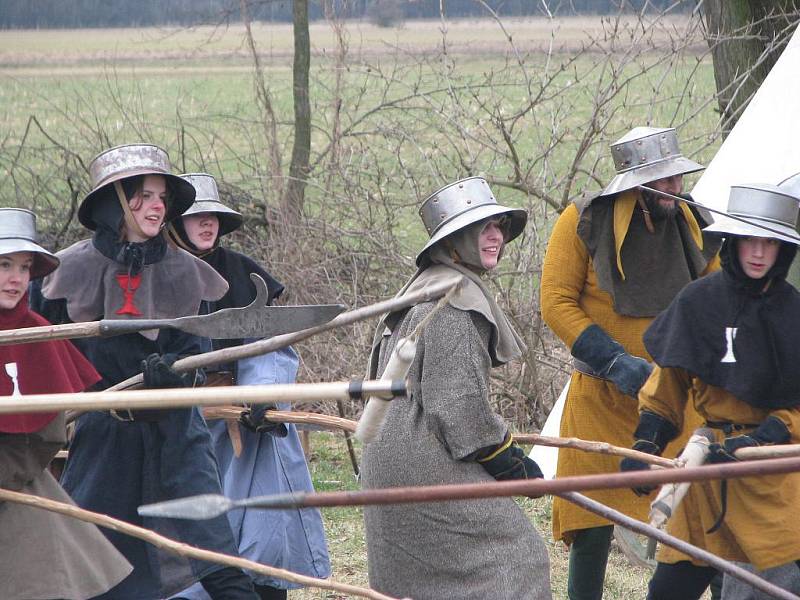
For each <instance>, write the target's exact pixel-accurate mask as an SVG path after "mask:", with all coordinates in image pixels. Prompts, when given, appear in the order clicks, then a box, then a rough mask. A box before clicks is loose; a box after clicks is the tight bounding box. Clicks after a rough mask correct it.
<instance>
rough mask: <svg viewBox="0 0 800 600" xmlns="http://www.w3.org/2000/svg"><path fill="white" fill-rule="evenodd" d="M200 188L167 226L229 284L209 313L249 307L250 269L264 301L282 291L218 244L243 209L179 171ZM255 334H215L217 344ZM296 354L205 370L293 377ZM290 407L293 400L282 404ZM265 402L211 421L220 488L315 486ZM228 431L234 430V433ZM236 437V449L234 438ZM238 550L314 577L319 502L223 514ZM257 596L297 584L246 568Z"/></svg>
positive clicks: (199, 598) (200, 595)
mask: <svg viewBox="0 0 800 600" xmlns="http://www.w3.org/2000/svg"><path fill="white" fill-rule="evenodd" d="M182 177H183V178H184V179H186V180H188V181H189V182H190V183H191V184H192V185H193V186H194V188H195V189H196V190H197V195H196V197H195V202H194V204H192V206H191V207H190V208H189V209H188V210H187V211H186V212H185V213H183V216H182V217H181V218H180V219H175V220H174V221H173V222H171V223H170V224H169V225H168V226H167V231H168V235H169V236H170V239H171V240H172V241H173V242H175V244H177V245H178V246H179V247H180V248H182V249H184V250H186V251H188V252H191V253H192V254H193V255H195V256H197V257H198V258H202V259H203V260H204V261H205V262H206V263H208V264H209V265H211V266H212V267H214V269H215V270H216V271H217V272H218V273H219V274H220V275H222V276H223V277H224V278H225V280H226V281H227V282H228V285H229V286H230V287H229V288H228V291H227V292H226V294H225V295H224V296H223V297H222V298H221V299H219V300H217V301H216V302H209V303H208V304H209V306H208V309H209V311H210V312H213V311H216V310H221V309H226V308H240V307H243V306H247V305H248V304H250V303H251V302H252V301H253V300H255V297H256V290H255V286H254V285H253V282H252V281H251V280H250V274H251V273H256V274H258V275H260V276H261V278H262V279H263V280H264V281H265V282H266V284H267V304H272V303H273V301H274V300H275V299H276V298H277V297H279V296H280V295H281V293H282V292H283V289H284V288H283V284H281V283H280V282H278V281H276V280H275V279H274V278H273V277H272V275H270V274H269V273H268V272H267V271H265V270H264V269H262V268H261V266H259V265H258V263H256V262H255V261H254V260H252V259H251V258H250V257H248V256H245V255H244V254H240V253H239V252H235V251H233V250H231V249H229V248H226V247H225V246H221V245H220V238H221V237H223V236H225V235H227V234H229V233H231V232H233V231H235V230H236V229H238V228H239V227H241V225H242V215H241V214H240V213H238V212H236V211H235V210H233V209H231V208H228V207H227V206H225V205H224V204H223V203H222V202H221V201H220V197H219V190H218V188H217V183H216V181H215V179H214V178H213V177H212V176H211V175H207V174H205V173H191V174H187V175H183V176H182ZM250 341H255V340H213V345H214V349H215V350H219V349H222V348H227V347H230V346H235V345H239V344H242V343H247V342H250ZM298 366H299V357H298V355H297V353H296V352H295V351H294V349H293V348H291V347H288V348H283V349H281V350H277V351H276V352H270V353H268V354H263V355H261V356H254V357H251V358H246V359H242V360H239V361H237V362H236V363H234V364H232V365H224V366H223V367H222V369H220V370H217V371H215V372H210V373H208V377H209V381H212V380H217V381H219V380H220V379H221V380H223V381H228V382H232V383H235V385H260V384H268V383H294V380H295V377H296V375H297V368H298ZM279 408H280V409H281V410H289V408H290V405H289V404H288V403H287V404H285V405H279ZM266 409H267V407H266V406H265V405H257V406H253V407H251V409H250V411H249V412H247V413H243V415H242V418H241V419H240V420H239V423H236V421H232V422H226V421H224V420H221V419H218V420H212V421H210V422H209V424H208V427H209V429H210V430H211V436H212V437H213V438H214V449H215V453H216V456H217V461H218V462H219V466H220V471H221V474H222V488H223V493H224V494H225V495H226V496H227V497H229V498H234V499H237V500H238V499H242V498H248V497H251V496H262V495H266V494H280V493H293V492H313V491H314V486H313V485H312V483H311V475H310V474H309V472H308V465H307V464H306V460H305V455H304V454H303V449H302V447H301V446H300V437H299V436H298V435H297V429H296V427H295V426H294V425H292V424H288V425H283V424H275V423H270V422H269V421H265V420H264V412H265V411H266ZM231 432H233V436H232V435H231ZM234 437H236V438H238V439H239V440H241V447H240V448H239V449H238V450H239V452H240V454H237V452H236V451H235V450H234V446H233V438H234ZM228 520H229V521H230V524H231V527H232V528H233V532H234V537H235V538H236V541H237V543H238V546H239V554H240V555H241V556H242V557H244V558H249V559H250V560H254V561H256V562H260V563H264V564H268V565H272V566H276V567H280V568H283V569H289V570H290V571H294V572H296V573H301V574H303V575H308V576H311V577H318V578H326V577H328V576H330V572H331V570H330V561H329V559H328V549H327V546H326V544H325V530H324V528H323V525H322V516H321V515H320V512H319V509H317V508H302V509H293V510H261V509H244V510H235V511H231V512H229V513H228ZM250 575H251V576H252V577H253V581H254V583H255V590H256V593H257V594H258V596H259V598H261V600H285V599H286V597H287V589H293V588H297V587H300V586H299V585H298V584H295V583H290V582H287V581H282V580H277V579H273V578H271V577H267V576H265V575H258V574H256V573H250ZM178 598H180V599H181V600H208V594H207V593H206V592H205V590H203V588H202V586H201V585H200V584H195V585H193V586H192V587H191V588H189V589H187V590H184V591H183V592H181V593H180V594H178V596H177V597H176V598H175V600H177V599H178Z"/></svg>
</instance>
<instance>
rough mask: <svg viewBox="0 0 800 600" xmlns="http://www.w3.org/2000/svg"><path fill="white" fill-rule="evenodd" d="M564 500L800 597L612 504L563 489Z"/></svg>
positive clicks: (768, 589) (783, 594) (761, 585)
mask: <svg viewBox="0 0 800 600" xmlns="http://www.w3.org/2000/svg"><path fill="white" fill-rule="evenodd" d="M558 495H559V496H561V497H562V498H564V499H565V500H568V501H569V502H572V503H573V504H577V505H578V506H580V507H581V508H584V509H586V510H588V511H590V512H593V513H595V514H596V515H600V516H601V517H603V518H604V519H608V520H609V521H611V522H612V523H616V524H617V525H621V526H623V527H625V528H626V529H630V530H631V531H635V532H636V533H641V534H644V535H646V536H649V537H651V538H653V539H656V540H658V541H659V542H661V543H662V544H664V545H665V546H670V547H671V548H675V549H676V550H678V551H679V552H683V553H684V554H686V555H687V556H691V557H692V558H696V559H698V560H700V561H702V562H704V563H706V564H709V565H711V566H712V567H714V568H715V569H717V570H719V571H722V572H723V573H726V574H728V575H731V576H732V577H736V578H737V579H740V580H741V581H744V582H745V583H747V584H748V585H751V586H753V587H754V588H756V589H758V590H761V591H763V592H765V593H767V594H769V595H770V596H772V597H773V598H781V599H782V600H800V596H796V595H795V594H793V593H792V592H790V591H788V590H784V589H783V588H781V587H778V586H777V585H775V584H774V583H770V582H769V581H767V580H766V579H763V578H761V577H759V576H758V575H756V574H755V573H751V572H749V571H746V570H745V569H743V568H741V567H740V566H738V565H736V564H734V563H732V562H730V561H727V560H724V559H722V558H720V557H719V556H717V555H716V554H712V553H711V552H709V551H708V550H704V549H703V548H698V547H697V546H694V545H692V544H690V543H688V542H685V541H683V540H681V539H679V538H676V537H675V536H672V535H669V534H668V533H667V532H665V531H662V530H661V529H657V528H655V527H653V526H651V525H647V524H646V523H642V522H641V521H637V520H636V519H632V518H631V517H629V516H627V515H624V514H623V513H621V512H619V511H617V510H614V509H613V508H611V507H610V506H606V505H605V504H601V503H600V502H597V501H596V500H593V499H591V498H588V497H586V496H584V495H582V494H579V493H577V492H564V493H561V494H558Z"/></svg>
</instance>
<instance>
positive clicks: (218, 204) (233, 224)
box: [181, 173, 243, 237]
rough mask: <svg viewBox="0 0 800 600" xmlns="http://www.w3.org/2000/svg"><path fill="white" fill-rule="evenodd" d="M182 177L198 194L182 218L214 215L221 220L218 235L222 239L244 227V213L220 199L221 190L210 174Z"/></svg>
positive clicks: (188, 174)
mask: <svg viewBox="0 0 800 600" xmlns="http://www.w3.org/2000/svg"><path fill="white" fill-rule="evenodd" d="M181 177H183V178H184V179H185V180H186V181H188V182H189V183H191V184H192V185H193V186H194V189H195V190H196V192H197V195H196V196H195V198H194V204H192V205H191V206H190V207H189V208H188V210H186V212H184V213H183V215H182V216H184V217H187V216H189V215H196V214H199V213H214V214H215V215H216V216H217V219H219V233H218V234H217V235H218V236H220V237H221V236H223V235H225V234H227V233H230V232H231V231H235V230H236V229H239V227H241V226H242V221H243V217H242V213H240V212H237V211H235V210H233V209H232V208H228V207H227V206H225V205H224V204H223V203H222V200H220V199H219V189H218V188H217V181H216V180H215V179H214V177H212V176H211V175H209V174H208V173H184V174H183V175H181Z"/></svg>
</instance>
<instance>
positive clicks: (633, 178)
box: [601, 127, 705, 196]
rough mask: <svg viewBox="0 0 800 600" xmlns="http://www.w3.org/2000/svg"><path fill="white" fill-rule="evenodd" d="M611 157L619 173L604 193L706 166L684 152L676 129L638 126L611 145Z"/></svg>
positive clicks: (630, 187) (604, 194)
mask: <svg viewBox="0 0 800 600" xmlns="http://www.w3.org/2000/svg"><path fill="white" fill-rule="evenodd" d="M611 156H612V157H613V158H614V167H615V168H616V169H617V175H616V177H614V179H612V180H611V183H609V184H608V185H607V186H606V188H605V189H604V190H603V192H602V194H601V195H603V196H609V195H611V194H617V193H619V192H624V191H625V190H630V189H633V188H635V187H636V186H638V185H644V184H647V183H651V182H653V181H657V180H658V179H663V178H664V177H672V176H673V175H685V174H686V173H694V172H695V171H701V170H702V169H705V167H704V166H703V165H701V164H700V163H696V162H694V161H693V160H689V159H688V158H686V157H685V156H683V155H682V154H681V151H680V148H679V147H678V136H677V134H676V133H675V129H673V128H657V127H634V128H633V129H631V130H630V131H629V132H628V133H626V134H625V135H624V136H622V137H621V138H620V139H618V140H617V141H616V142H614V143H613V144H611Z"/></svg>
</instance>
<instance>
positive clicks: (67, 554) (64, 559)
mask: <svg viewBox="0 0 800 600" xmlns="http://www.w3.org/2000/svg"><path fill="white" fill-rule="evenodd" d="M58 264H59V260H58V258H56V257H55V256H54V255H53V254H51V253H50V252H48V251H47V250H45V249H44V248H42V247H41V246H39V245H38V244H37V236H36V216H35V215H34V214H33V213H32V212H30V211H27V210H24V209H21V208H0V329H1V330H11V329H20V328H23V327H42V326H47V325H49V323H48V322H47V321H46V320H45V319H44V318H43V317H42V316H40V315H38V314H36V313H35V312H33V311H32V310H30V309H29V308H28V293H27V290H28V283H30V281H31V279H39V278H41V277H44V276H45V275H47V274H48V273H51V272H52V271H54V270H55V269H56V267H58ZM0 363H2V364H3V369H2V370H0V395H1V396H23V395H24V396H27V395H30V394H47V393H69V392H82V391H84V390H85V389H87V388H90V387H91V386H92V385H94V384H95V383H96V382H97V381H98V380H99V379H100V375H98V373H97V371H95V370H94V368H93V367H92V365H91V364H90V363H89V361H87V360H86V359H85V358H84V357H83V356H82V355H81V353H80V352H78V350H77V349H76V348H75V347H74V346H73V345H72V344H71V343H70V342H68V341H66V340H57V341H41V342H34V343H30V344H12V345H4V346H0ZM66 434H67V431H66V420H65V416H64V413H63V412H54V413H41V412H40V413H23V414H12V415H0V487H2V488H5V489H9V490H12V491H15V492H23V493H26V494H33V495H36V496H40V497H44V498H49V499H51V500H56V501H58V502H62V503H65V504H69V505H74V504H75V503H74V502H73V501H72V499H70V497H69V496H68V495H67V493H66V492H65V491H64V490H63V488H62V487H61V486H60V485H58V482H57V481H56V480H55V479H54V478H53V476H52V475H51V474H50V471H48V469H47V465H48V463H49V462H50V460H51V459H52V458H53V457H54V456H55V455H56V452H58V451H59V450H60V449H61V447H62V446H63V445H64V443H65V442H66V441H67V435H66ZM131 569H132V567H131V565H130V564H129V563H128V561H127V560H125V558H124V557H123V556H122V554H120V553H119V552H117V550H116V549H115V548H114V546H113V545H112V544H111V542H109V541H108V540H107V539H106V538H105V536H104V535H103V534H102V533H101V532H100V530H99V529H98V528H97V526H95V525H93V524H91V523H87V522H85V521H80V520H78V519H73V518H71V517H67V516H65V515H60V514H57V513H53V512H49V511H46V510H41V509H38V508H34V507H31V506H26V505H24V504H17V503H15V502H2V503H0V590H2V598H3V600H31V599H32V598H35V599H44V598H64V599H67V600H85V599H87V598H91V597H92V596H96V595H98V594H101V593H103V592H106V591H108V590H109V589H111V588H112V587H114V586H115V585H116V584H118V583H119V582H120V581H122V580H123V579H124V578H125V577H127V575H128V574H129V573H130V572H131Z"/></svg>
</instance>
